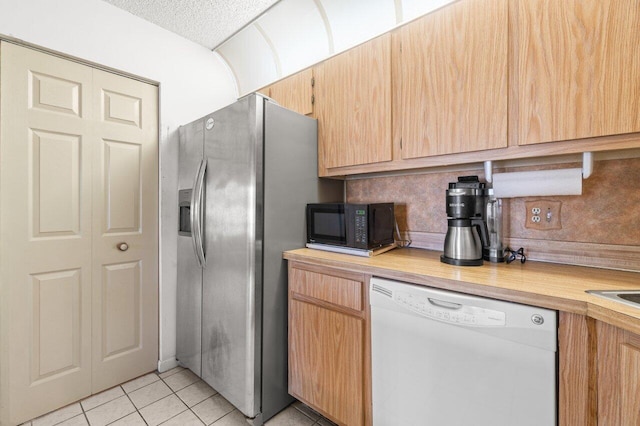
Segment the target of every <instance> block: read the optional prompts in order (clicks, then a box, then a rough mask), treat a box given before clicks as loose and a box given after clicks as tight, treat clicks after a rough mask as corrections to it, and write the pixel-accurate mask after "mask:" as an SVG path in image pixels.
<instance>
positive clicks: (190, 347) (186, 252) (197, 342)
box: [161, 120, 204, 376]
mask: <svg viewBox="0 0 640 426" xmlns="http://www.w3.org/2000/svg"><path fill="white" fill-rule="evenodd" d="M203 131H204V124H203V121H202V120H198V121H195V122H193V123H190V124H187V125H185V126H182V127H180V143H179V152H178V189H179V190H180V191H182V190H190V189H191V188H193V184H194V182H195V179H196V173H197V171H198V165H199V164H200V161H201V160H202V153H203V149H204V147H203V144H204V139H203V138H204V135H203ZM181 193H184V192H181ZM187 193H188V192H187ZM187 200H190V197H189V198H188V199H187ZM187 200H181V201H182V202H183V203H184V202H185V201H187ZM189 204H190V203H189ZM182 207H183V208H184V207H185V206H184V205H183V206H182ZM191 238H192V236H191V235H190V233H183V234H182V235H181V234H179V235H178V247H177V249H178V264H177V269H178V288H177V295H176V299H177V319H176V328H177V330H176V358H177V359H178V361H179V363H180V365H182V366H183V367H186V368H188V369H189V370H191V371H193V372H194V373H195V374H197V375H198V376H199V375H200V374H201V362H202V361H201V353H202V349H201V324H202V268H200V266H199V265H198V260H197V258H196V253H195V252H194V250H193V243H192V241H191ZM161 321H163V319H161ZM163 326H164V325H163Z"/></svg>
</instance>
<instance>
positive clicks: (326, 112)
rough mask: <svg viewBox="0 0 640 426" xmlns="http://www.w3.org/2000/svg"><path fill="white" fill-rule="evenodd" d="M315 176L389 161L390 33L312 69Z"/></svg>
mask: <svg viewBox="0 0 640 426" xmlns="http://www.w3.org/2000/svg"><path fill="white" fill-rule="evenodd" d="M315 75H316V84H315V94H316V101H315V108H316V117H317V119H318V162H319V173H320V176H323V175H325V174H326V169H330V168H335V167H345V166H354V165H360V164H371V163H379V162H383V161H390V160H391V35H390V34H385V35H383V36H381V37H378V38H376V39H374V40H371V41H369V42H367V43H365V44H362V45H360V46H358V47H355V48H353V49H350V50H348V51H346V52H344V53H342V54H340V55H338V56H335V57H333V58H331V59H329V60H327V61H325V62H323V63H321V64H320V65H318V67H317V68H316V70H315Z"/></svg>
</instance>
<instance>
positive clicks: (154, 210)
mask: <svg viewBox="0 0 640 426" xmlns="http://www.w3.org/2000/svg"><path fill="white" fill-rule="evenodd" d="M93 75H94V78H93V108H94V111H96V112H97V113H98V114H97V115H98V117H97V125H96V126H95V128H94V130H95V133H94V137H93V140H94V150H93V164H94V167H95V168H94V175H93V194H94V197H93V236H94V237H93V259H94V260H93V384H92V389H93V392H98V391H100V390H102V389H106V388H108V387H111V386H114V385H116V384H118V383H122V382H123V381H125V380H128V379H130V378H132V377H136V376H139V375H141V374H144V373H147V372H149V371H153V370H155V369H156V367H157V362H158V166H157V164H158V144H157V140H158V122H157V116H158V107H157V105H158V100H157V97H158V90H157V87H155V86H151V85H149V84H145V83H141V82H139V81H135V80H131V79H128V78H124V77H121V76H117V75H114V74H109V73H106V72H102V71H98V70H96V71H94V74H93ZM123 243H124V244H126V245H127V247H128V248H127V249H126V250H125V251H123V250H121V248H124V247H121V248H119V246H120V245H121V244H123Z"/></svg>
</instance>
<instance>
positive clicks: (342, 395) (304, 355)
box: [289, 262, 371, 426]
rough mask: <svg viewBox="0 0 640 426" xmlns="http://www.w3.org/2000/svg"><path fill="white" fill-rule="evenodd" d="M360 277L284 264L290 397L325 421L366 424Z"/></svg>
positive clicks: (366, 370) (363, 298)
mask: <svg viewBox="0 0 640 426" xmlns="http://www.w3.org/2000/svg"><path fill="white" fill-rule="evenodd" d="M367 306H368V303H367V292H366V285H365V276H364V275H363V274H359V273H351V272H345V271H341V270H334V269H329V268H320V267H317V266H313V265H308V264H302V263H297V262H290V263H289V393H290V394H291V395H293V396H294V397H296V398H297V399H299V400H300V401H302V402H304V403H305V404H307V405H308V406H310V407H311V408H313V409H314V410H316V411H318V412H319V413H321V414H322V415H324V416H325V417H327V418H328V419H330V420H332V421H334V422H336V423H338V424H340V425H348V426H357V425H368V424H371V420H370V419H371V390H370V389H371V386H370V383H371V380H370V377H371V374H370V361H369V360H370V356H369V345H370V343H369V342H370V339H369V324H368V317H367V316H368V309H366V307H367Z"/></svg>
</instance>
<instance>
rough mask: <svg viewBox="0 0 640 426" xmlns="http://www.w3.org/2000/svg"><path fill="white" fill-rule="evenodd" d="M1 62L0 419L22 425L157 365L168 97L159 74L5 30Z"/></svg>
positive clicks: (0, 54)
mask: <svg viewBox="0 0 640 426" xmlns="http://www.w3.org/2000/svg"><path fill="white" fill-rule="evenodd" d="M0 61H1V62H0V78H1V80H0V95H1V96H0V99H1V100H0V102H1V104H0V110H1V112H2V114H1V115H0V423H2V424H4V423H7V424H15V423H20V422H22V421H25V420H28V419H31V418H33V417H35V416H38V415H41V414H43V413H46V412H48V411H50V410H53V409H56V408H59V407H61V406H63V405H66V404H69V403H71V402H73V401H76V400H78V399H81V398H83V397H85V396H88V395H90V394H91V393H95V392H97V391H99V390H102V389H105V388H107V387H110V386H112V385H115V384H117V383H120V382H123V381H126V380H128V379H131V378H134V377H136V376H139V375H141V374H144V373H146V372H149V371H152V370H154V369H155V368H156V365H157V359H158V229H157V228H158V221H157V217H158V201H157V198H158V170H157V164H158V152H157V114H158V109H157V88H156V87H155V86H152V85H149V84H145V83H141V82H139V81H135V80H131V79H127V78H124V77H121V76H116V75H112V74H109V73H106V72H103V71H99V70H96V69H93V68H91V67H88V66H85V65H81V64H78V63H75V62H72V61H67V60H64V59H61V58H58V57H55V56H51V55H48V54H44V53H41V52H38V51H35V50H31V49H27V48H24V47H19V46H16V45H13V44H9V43H5V42H2V43H1V44H0ZM121 242H126V243H127V244H128V246H129V248H128V250H126V251H121V250H119V249H118V247H117V246H118V243H121Z"/></svg>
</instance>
